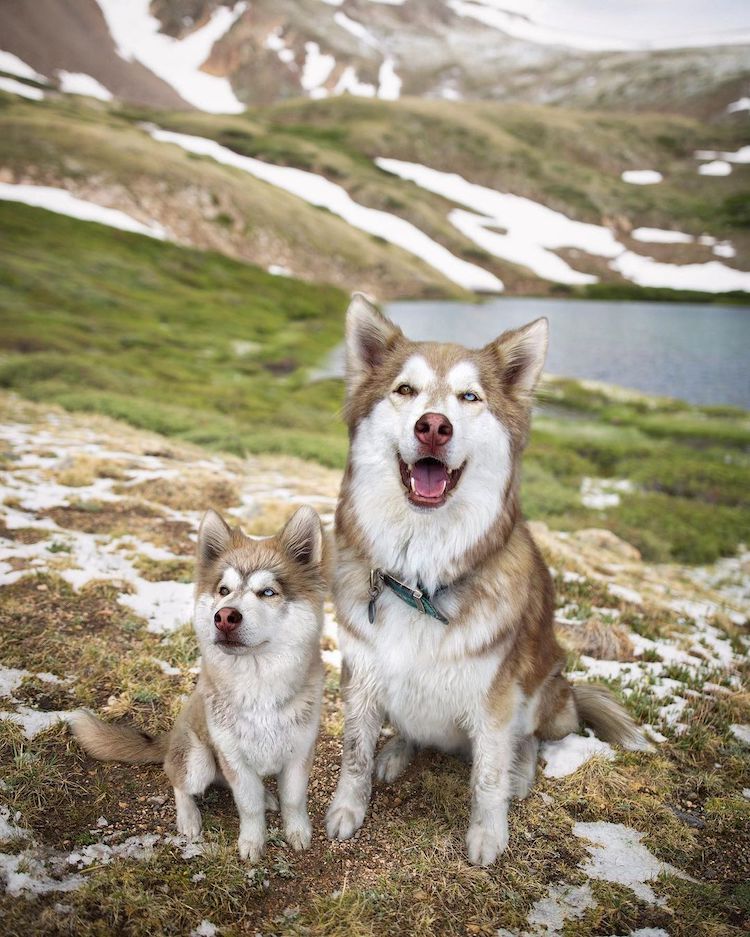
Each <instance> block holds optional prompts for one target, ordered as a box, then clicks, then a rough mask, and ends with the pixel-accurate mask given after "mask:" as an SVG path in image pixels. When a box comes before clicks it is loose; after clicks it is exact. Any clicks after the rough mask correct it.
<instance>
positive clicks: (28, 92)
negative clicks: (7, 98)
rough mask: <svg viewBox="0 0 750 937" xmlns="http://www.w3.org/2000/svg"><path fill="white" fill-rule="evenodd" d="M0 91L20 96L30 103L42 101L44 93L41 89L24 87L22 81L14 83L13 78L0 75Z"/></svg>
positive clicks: (30, 86) (29, 86)
mask: <svg viewBox="0 0 750 937" xmlns="http://www.w3.org/2000/svg"><path fill="white" fill-rule="evenodd" d="M0 91H7V92H8V94H17V95H20V97H22V98H28V99H29V100H30V101H43V100H44V92H43V91H42V89H41V88H34V87H33V86H32V85H25V84H24V83H23V82H22V81H16V79H15V78H5V77H4V76H2V75H0Z"/></svg>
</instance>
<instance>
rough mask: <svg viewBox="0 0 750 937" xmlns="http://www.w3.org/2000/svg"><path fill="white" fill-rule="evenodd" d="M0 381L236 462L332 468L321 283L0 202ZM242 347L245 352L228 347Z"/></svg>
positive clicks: (333, 389)
mask: <svg viewBox="0 0 750 937" xmlns="http://www.w3.org/2000/svg"><path fill="white" fill-rule="evenodd" d="M0 225H1V226H2V230H3V242H4V244H5V245H7V248H6V249H5V250H4V252H3V258H2V261H1V263H2V281H1V282H0V308H2V318H3V327H2V338H1V340H0V341H1V347H2V359H0V386H3V387H6V388H12V389H15V390H18V391H20V392H22V393H23V394H25V395H26V396H28V397H30V398H32V399H36V400H53V401H56V402H58V403H61V404H62V405H63V406H66V407H68V408H70V409H76V410H91V411H95V412H99V413H105V414H107V415H109V416H113V417H118V418H121V419H125V420H127V421H128V422H130V423H132V424H134V425H136V426H139V427H143V428H146V429H150V430H155V431H157V432H162V433H166V434H169V435H175V436H178V437H180V438H184V439H189V440H192V441H195V442H197V443H201V444H203V445H208V446H212V447H214V448H218V449H223V450H226V451H229V452H234V453H237V454H242V453H243V452H258V451H264V452H269V451H270V452H285V453H289V454H293V455H300V456H304V457H307V458H315V459H317V460H319V461H321V462H324V463H327V464H331V463H335V464H340V463H341V460H342V458H343V451H344V450H343V434H342V432H341V431H340V428H339V422H340V421H339V420H338V419H337V415H336V414H337V410H338V407H339V405H340V394H339V388H338V386H332V385H330V384H328V383H326V382H319V383H317V384H315V385H313V386H310V385H309V384H308V382H307V379H306V374H307V370H308V369H309V368H310V367H311V366H313V365H315V364H317V363H318V362H319V361H320V360H321V358H322V357H323V356H324V354H325V353H326V351H327V350H328V349H330V348H331V347H332V346H333V345H335V344H336V342H337V341H338V340H339V339H340V337H341V332H342V317H343V310H344V308H345V305H346V298H345V296H344V294H343V293H341V292H340V291H339V290H337V289H335V288H334V287H330V286H317V285H312V284H305V283H301V282H299V281H295V280H290V279H286V278H279V277H272V276H270V275H269V274H267V273H264V272H263V271H261V270H259V269H258V268H256V267H252V266H249V265H246V264H241V263H238V262H236V261H232V260H230V259H228V258H226V257H223V256H221V255H218V254H211V253H202V252H199V251H194V250H188V249H184V248H180V247H176V246H173V245H170V244H163V243H160V242H157V241H154V240H151V239H149V238H144V237H140V236H137V235H130V234H126V233H122V232H118V231H113V230H111V229H108V228H104V227H100V226H98V225H91V224H82V223H81V222H77V221H74V220H72V219H69V218H65V217H62V216H59V215H55V214H51V213H47V212H44V213H42V212H40V211H39V210H35V209H30V208H27V207H25V206H22V205H16V204H13V203H2V204H0ZM241 342H245V343H249V342H252V343H253V345H252V349H253V350H251V351H250V352H249V353H248V352H246V351H245V348H244V347H243V346H241V345H240V344H239V343H241Z"/></svg>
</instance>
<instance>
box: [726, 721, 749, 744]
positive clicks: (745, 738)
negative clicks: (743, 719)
mask: <svg viewBox="0 0 750 937" xmlns="http://www.w3.org/2000/svg"><path fill="white" fill-rule="evenodd" d="M729 730H730V732H731V733H732V735H733V736H734V737H735V738H736V739H737V741H738V742H742V743H743V745H750V726H746V725H740V724H738V723H736V722H735V723H733V724H732V725H731V726H729Z"/></svg>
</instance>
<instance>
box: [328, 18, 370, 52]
mask: <svg viewBox="0 0 750 937" xmlns="http://www.w3.org/2000/svg"><path fill="white" fill-rule="evenodd" d="M333 19H334V22H335V23H336V25H337V26H340V27H341V28H342V29H344V30H346V32H348V33H349V34H350V35H352V36H354V37H355V39H359V41H360V42H363V43H364V44H365V45H367V46H371V47H372V48H373V49H377V48H378V47H379V45H380V44H379V43H378V40H377V39H376V38H375V36H373V34H372V33H371V32H370V30H369V29H367V28H366V27H365V26H363V25H362V24H361V23H358V22H356V20H353V19H350V17H348V16H347V15H346V13H342V12H341V11H340V10H339V12H338V13H334V14H333Z"/></svg>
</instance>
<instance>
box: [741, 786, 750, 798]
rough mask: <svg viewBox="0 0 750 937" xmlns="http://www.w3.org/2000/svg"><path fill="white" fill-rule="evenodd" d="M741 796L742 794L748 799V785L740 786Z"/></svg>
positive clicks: (749, 790) (749, 792)
mask: <svg viewBox="0 0 750 937" xmlns="http://www.w3.org/2000/svg"><path fill="white" fill-rule="evenodd" d="M742 796H743V797H746V798H747V799H748V800H750V787H743V788H742Z"/></svg>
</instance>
